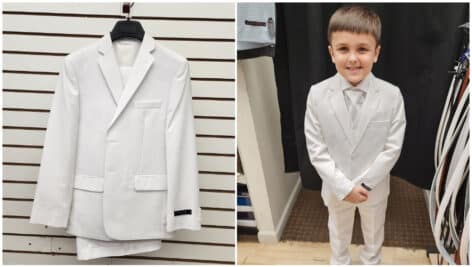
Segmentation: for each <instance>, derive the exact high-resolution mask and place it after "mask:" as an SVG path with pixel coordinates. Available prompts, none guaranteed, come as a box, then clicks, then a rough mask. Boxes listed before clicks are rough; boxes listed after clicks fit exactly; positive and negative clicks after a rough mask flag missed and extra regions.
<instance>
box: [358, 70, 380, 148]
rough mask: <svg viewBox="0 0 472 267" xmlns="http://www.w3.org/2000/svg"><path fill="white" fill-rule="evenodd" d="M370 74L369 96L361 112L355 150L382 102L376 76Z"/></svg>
mask: <svg viewBox="0 0 472 267" xmlns="http://www.w3.org/2000/svg"><path fill="white" fill-rule="evenodd" d="M370 76H371V77H369V78H370V82H369V88H368V89H367V97H366V100H365V101H364V104H362V108H361V112H360V113H359V128H358V132H357V135H356V140H355V142H354V147H353V150H354V149H356V147H357V145H358V144H359V142H360V141H361V139H362V136H363V135H364V132H365V131H366V128H367V125H369V122H370V121H371V120H372V117H373V116H374V114H375V112H376V110H377V108H378V105H379V102H380V96H379V88H378V86H377V85H376V78H375V76H374V75H373V74H370Z"/></svg>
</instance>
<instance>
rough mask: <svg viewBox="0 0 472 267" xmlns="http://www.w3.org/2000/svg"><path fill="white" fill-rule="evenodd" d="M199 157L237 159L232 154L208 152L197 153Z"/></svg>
mask: <svg viewBox="0 0 472 267" xmlns="http://www.w3.org/2000/svg"><path fill="white" fill-rule="evenodd" d="M197 155H199V156H215V157H235V156H236V155H235V154H230V153H206V152H199V153H197Z"/></svg>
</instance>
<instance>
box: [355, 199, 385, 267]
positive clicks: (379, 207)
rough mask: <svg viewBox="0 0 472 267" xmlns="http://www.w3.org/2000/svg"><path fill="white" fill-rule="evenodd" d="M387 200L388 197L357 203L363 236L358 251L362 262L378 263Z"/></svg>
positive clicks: (382, 239)
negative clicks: (377, 200)
mask: <svg viewBox="0 0 472 267" xmlns="http://www.w3.org/2000/svg"><path fill="white" fill-rule="evenodd" d="M387 200H388V198H385V200H382V201H381V202H378V203H376V204H365V205H359V214H360V216H361V227H362V235H363V236H364V246H363V248H362V249H361V253H360V259H361V262H362V263H363V264H380V261H381V258H380V256H381V249H382V244H383V241H384V226H385V215H386V211H387Z"/></svg>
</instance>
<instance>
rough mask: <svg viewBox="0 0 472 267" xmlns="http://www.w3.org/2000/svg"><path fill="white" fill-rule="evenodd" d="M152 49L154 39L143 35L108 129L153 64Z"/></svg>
mask: <svg viewBox="0 0 472 267" xmlns="http://www.w3.org/2000/svg"><path fill="white" fill-rule="evenodd" d="M154 47H155V41H154V39H153V38H152V37H151V36H149V35H148V34H145V35H144V38H143V41H142V43H141V47H140V49H139V52H138V55H137V57H136V60H135V61H134V64H133V67H132V69H131V73H130V76H129V78H128V81H127V83H126V86H125V88H124V89H123V92H122V93H121V97H120V98H119V101H118V105H117V107H116V110H115V113H114V114H113V119H112V120H111V121H110V124H109V125H108V129H109V128H110V127H111V126H112V125H113V124H114V123H115V121H116V120H117V119H118V117H119V116H120V114H121V113H122V112H123V110H124V109H125V107H126V105H127V104H128V102H129V100H130V99H131V97H132V96H133V95H134V93H135V92H136V90H137V89H138V87H139V85H140V84H141V82H142V80H143V79H144V77H145V76H146V74H147V72H148V70H149V68H150V67H151V65H152V63H153V62H154V56H153V55H152V54H151V52H152V51H153V50H154Z"/></svg>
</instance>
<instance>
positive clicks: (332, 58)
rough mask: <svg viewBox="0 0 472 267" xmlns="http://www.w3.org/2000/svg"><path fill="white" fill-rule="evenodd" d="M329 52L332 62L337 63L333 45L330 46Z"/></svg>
mask: <svg viewBox="0 0 472 267" xmlns="http://www.w3.org/2000/svg"><path fill="white" fill-rule="evenodd" d="M328 51H329V55H330V56H331V62H333V63H335V62H334V56H333V47H332V46H331V45H328Z"/></svg>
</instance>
